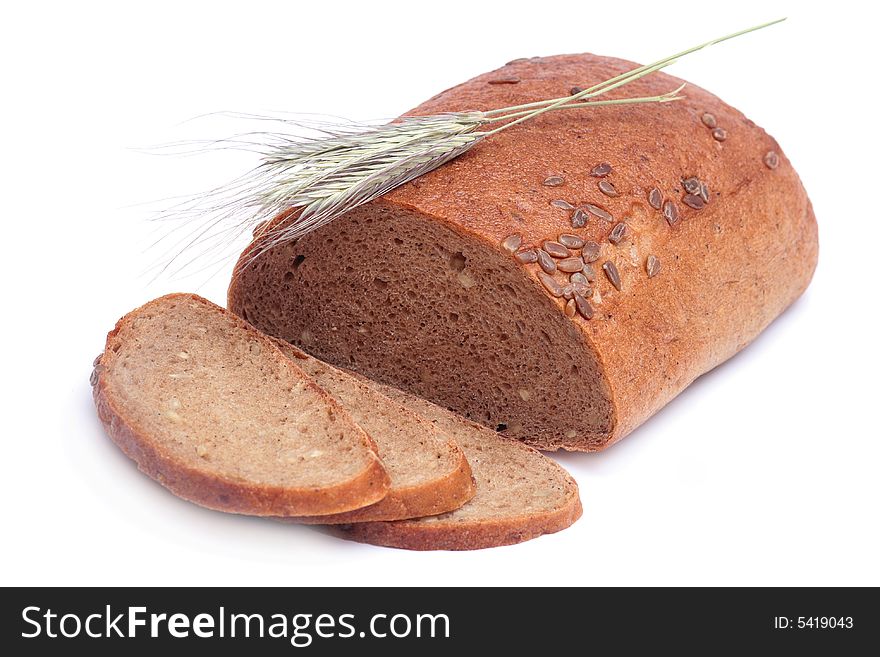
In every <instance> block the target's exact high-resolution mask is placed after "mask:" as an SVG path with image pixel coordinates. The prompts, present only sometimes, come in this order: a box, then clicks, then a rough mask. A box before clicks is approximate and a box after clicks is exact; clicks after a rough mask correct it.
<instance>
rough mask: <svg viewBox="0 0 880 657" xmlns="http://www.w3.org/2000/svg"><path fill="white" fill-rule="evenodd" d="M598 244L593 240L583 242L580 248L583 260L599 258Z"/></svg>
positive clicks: (593, 260) (589, 260)
mask: <svg viewBox="0 0 880 657" xmlns="http://www.w3.org/2000/svg"><path fill="white" fill-rule="evenodd" d="M600 248H601V247H600V246H599V245H598V244H597V243H596V242H593V241H590V242H585V243H584V246H583V247H582V249H581V255H582V256H583V258H584V262H596V260H598V259H599V251H600Z"/></svg>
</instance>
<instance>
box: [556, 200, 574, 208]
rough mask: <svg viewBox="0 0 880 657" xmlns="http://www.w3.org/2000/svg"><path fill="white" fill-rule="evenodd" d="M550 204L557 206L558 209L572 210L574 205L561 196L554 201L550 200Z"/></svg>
mask: <svg viewBox="0 0 880 657" xmlns="http://www.w3.org/2000/svg"><path fill="white" fill-rule="evenodd" d="M550 205H552V206H553V207H555V208H559V209H560V210H574V206H573V205H572V204H571V203H569V202H568V201H565V200H563V199H561V198H558V199H556V200H555V201H550Z"/></svg>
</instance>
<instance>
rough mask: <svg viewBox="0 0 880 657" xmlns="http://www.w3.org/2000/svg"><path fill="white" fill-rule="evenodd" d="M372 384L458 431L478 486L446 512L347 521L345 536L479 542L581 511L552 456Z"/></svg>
mask: <svg viewBox="0 0 880 657" xmlns="http://www.w3.org/2000/svg"><path fill="white" fill-rule="evenodd" d="M358 378H360V377H358ZM362 380H363V381H368V380H367V379H362ZM369 385H371V386H372V387H374V388H375V389H376V390H379V391H380V392H382V393H383V394H385V395H387V396H388V397H391V398H392V399H395V400H396V401H398V402H399V403H401V404H403V405H404V406H406V407H407V408H408V409H410V410H411V411H413V412H415V413H418V414H420V415H421V416H422V417H425V418H427V419H430V420H431V421H432V422H434V423H435V424H436V425H437V426H438V427H439V428H440V429H441V430H442V431H445V432H446V433H448V434H449V435H451V436H453V437H454V438H455V440H456V441H457V442H458V444H459V445H460V446H461V448H462V449H463V450H464V453H465V455H466V456H467V458H468V462H469V463H470V464H471V468H472V469H473V473H474V478H475V479H476V481H477V494H476V495H475V496H474V497H473V499H471V501H470V502H468V503H467V504H465V505H464V506H462V507H461V508H460V509H457V510H455V511H452V512H450V513H444V514H442V515H437V516H430V517H426V518H418V519H414V520H398V521H396V522H366V523H358V524H351V525H342V526H340V527H338V531H339V533H340V534H341V535H342V536H343V537H344V538H349V539H352V540H355V541H360V542H362V543H372V544H374V545H385V546H388V547H397V548H404V549H408V550H478V549H481V548H488V547H495V546H499V545H511V544H513V543H521V542H523V541H527V540H529V539H532V538H537V537H538V536H541V535H542V534H551V533H553V532H558V531H560V530H562V529H565V528H566V527H568V526H570V525H571V524H572V523H574V522H575V521H576V520H577V519H578V518H580V517H581V513H582V508H581V501H580V497H579V495H578V486H577V483H576V482H575V481H574V479H572V477H571V476H570V475H569V474H568V473H567V472H566V471H565V470H563V469H562V467H560V466H559V465H558V464H557V463H556V462H555V461H553V460H552V459H549V458H547V457H546V456H544V455H543V454H541V453H540V452H538V451H537V450H534V449H532V448H531V447H528V446H526V445H524V444H522V443H521V442H519V441H517V440H514V439H511V438H504V437H501V436H499V435H498V434H497V433H495V432H494V431H492V430H490V429H487V428H485V427H483V426H481V425H479V424H476V423H475V422H471V421H470V420H467V419H465V418H463V417H461V416H460V415H456V414H455V413H452V412H451V411H447V410H446V409H444V408H441V407H439V406H437V405H435V404H432V403H431V402H429V401H427V400H425V399H422V398H420V397H416V396H414V395H412V394H410V393H407V392H403V391H401V390H398V389H396V388H391V387H389V386H385V385H382V384H379V383H375V382H369Z"/></svg>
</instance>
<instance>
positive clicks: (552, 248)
mask: <svg viewBox="0 0 880 657" xmlns="http://www.w3.org/2000/svg"><path fill="white" fill-rule="evenodd" d="M542 246H543V247H544V250H545V251H546V252H547V253H549V254H550V255H551V256H553V257H554V258H567V257H568V256H569V255H571V254H570V253H569V251H568V249H567V248H565V247H564V246H563V245H562V244H560V243H559V242H554V241H553V240H544V243H543V245H542Z"/></svg>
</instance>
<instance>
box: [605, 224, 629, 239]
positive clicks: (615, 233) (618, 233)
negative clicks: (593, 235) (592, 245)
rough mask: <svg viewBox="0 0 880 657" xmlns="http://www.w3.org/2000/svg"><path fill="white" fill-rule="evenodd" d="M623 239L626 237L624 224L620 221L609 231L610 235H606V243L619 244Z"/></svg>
mask: <svg viewBox="0 0 880 657" xmlns="http://www.w3.org/2000/svg"><path fill="white" fill-rule="evenodd" d="M624 237H626V224H625V223H624V222H622V221H621V222H620V223H619V224H617V225H616V226H614V228H612V229H611V234H610V235H608V241H609V242H611V243H612V244H620V242H621V240H623V238H624Z"/></svg>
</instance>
